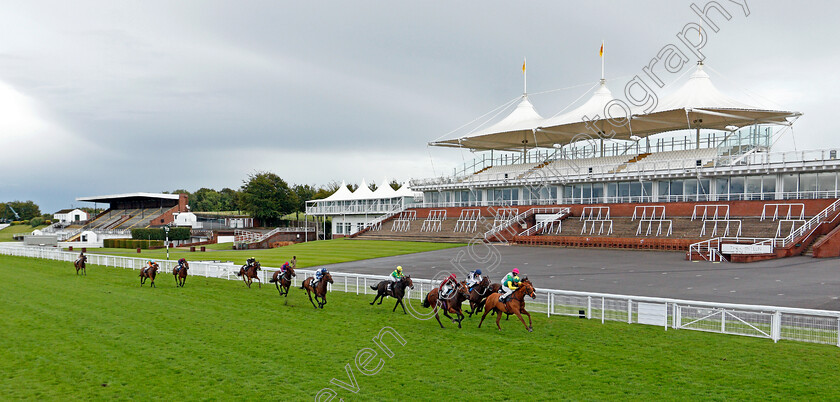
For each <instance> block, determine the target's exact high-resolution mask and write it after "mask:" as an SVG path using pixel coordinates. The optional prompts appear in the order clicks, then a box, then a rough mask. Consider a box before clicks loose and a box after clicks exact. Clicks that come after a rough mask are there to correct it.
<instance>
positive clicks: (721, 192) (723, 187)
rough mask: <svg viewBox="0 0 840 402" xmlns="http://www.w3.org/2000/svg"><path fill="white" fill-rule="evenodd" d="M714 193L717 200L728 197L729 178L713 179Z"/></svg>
mask: <svg viewBox="0 0 840 402" xmlns="http://www.w3.org/2000/svg"><path fill="white" fill-rule="evenodd" d="M715 194H717V199H718V200H719V201H723V200H728V199H729V179H715Z"/></svg>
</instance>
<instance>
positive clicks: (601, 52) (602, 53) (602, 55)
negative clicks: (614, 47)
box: [599, 42, 604, 57]
mask: <svg viewBox="0 0 840 402" xmlns="http://www.w3.org/2000/svg"><path fill="white" fill-rule="evenodd" d="M599 55H600V56H601V57H604V42H601V51H600V52H599Z"/></svg>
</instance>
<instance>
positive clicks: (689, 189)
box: [683, 179, 697, 201]
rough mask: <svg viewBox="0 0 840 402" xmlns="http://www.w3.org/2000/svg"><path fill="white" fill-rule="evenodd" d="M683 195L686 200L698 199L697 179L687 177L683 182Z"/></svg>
mask: <svg viewBox="0 0 840 402" xmlns="http://www.w3.org/2000/svg"><path fill="white" fill-rule="evenodd" d="M683 195H685V199H686V200H690V201H694V200H696V199H697V179H687V180H685V181H684V182H683Z"/></svg>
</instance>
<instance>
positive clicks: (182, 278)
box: [172, 261, 190, 287]
mask: <svg viewBox="0 0 840 402" xmlns="http://www.w3.org/2000/svg"><path fill="white" fill-rule="evenodd" d="M188 269H190V263H188V262H186V261H184V266H183V267H182V268H180V269H179V268H178V266H175V268H172V276H174V277H175V286H176V287H184V284H185V283H187V270H188Z"/></svg>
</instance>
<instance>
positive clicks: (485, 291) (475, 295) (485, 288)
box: [467, 276, 502, 317]
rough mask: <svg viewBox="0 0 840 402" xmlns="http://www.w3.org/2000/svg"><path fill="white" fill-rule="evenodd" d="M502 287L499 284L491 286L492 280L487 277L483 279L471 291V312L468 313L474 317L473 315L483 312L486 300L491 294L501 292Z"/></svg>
mask: <svg viewBox="0 0 840 402" xmlns="http://www.w3.org/2000/svg"><path fill="white" fill-rule="evenodd" d="M501 287H502V285H499V284H498V283H494V284H492V285H491V284H490V279H489V278H487V277H486V276H485V277H484V278H482V279H481V282H479V283H477V284H475V286H473V288H472V290H470V312H469V313H467V314H469V315H470V317H472V315H473V314H475V313H477V312H479V311H481V310H482V309H483V308H484V304H483V302H484V299H486V298H487V296H490V294H491V293H495V292H498V291H499V288H501Z"/></svg>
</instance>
